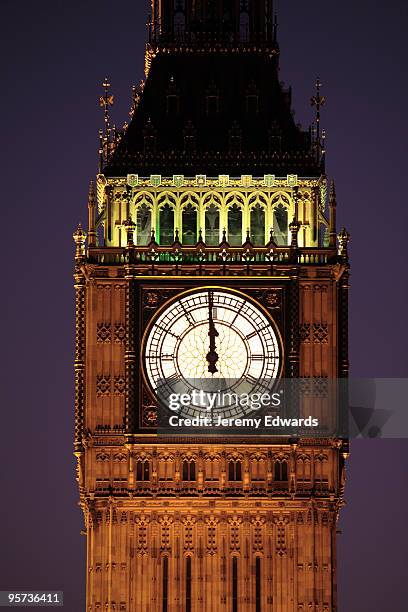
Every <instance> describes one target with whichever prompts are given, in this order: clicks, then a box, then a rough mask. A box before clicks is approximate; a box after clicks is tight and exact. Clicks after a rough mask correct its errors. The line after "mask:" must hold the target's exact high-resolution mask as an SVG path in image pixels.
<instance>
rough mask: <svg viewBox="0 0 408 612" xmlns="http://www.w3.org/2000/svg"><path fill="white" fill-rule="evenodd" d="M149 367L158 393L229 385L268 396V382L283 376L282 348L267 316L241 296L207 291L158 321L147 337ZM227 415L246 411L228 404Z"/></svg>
mask: <svg viewBox="0 0 408 612" xmlns="http://www.w3.org/2000/svg"><path fill="white" fill-rule="evenodd" d="M145 365H146V372H147V377H148V379H149V382H150V384H151V386H152V388H153V389H154V390H156V391H157V389H162V390H163V388H165V389H166V390H167V393H180V392H186V393H188V392H191V391H192V390H194V389H197V390H200V389H202V388H212V389H214V388H216V387H217V388H219V387H220V385H223V386H222V388H223V389H224V390H225V389H230V390H232V391H234V392H235V393H242V392H244V391H245V393H253V392H262V391H263V390H264V391H265V388H262V385H265V381H268V380H269V381H270V380H272V379H276V378H277V376H278V373H279V369H280V355H279V344H278V340H277V336H276V333H275V331H274V329H273V326H272V325H271V322H270V321H268V319H267V317H266V316H265V314H264V313H263V312H262V311H261V310H260V309H259V308H257V307H256V306H255V305H254V304H253V303H252V302H250V301H248V300H246V299H245V298H244V297H242V295H241V294H236V293H233V292H229V291H222V290H219V289H203V290H199V291H197V292H194V293H188V294H186V295H184V296H183V297H181V298H180V299H179V300H177V301H175V302H173V303H172V304H171V305H169V306H168V308H166V309H165V310H164V311H163V312H162V314H161V315H160V316H159V317H158V318H157V320H156V321H155V322H154V324H153V326H152V328H151V330H150V332H149V334H148V337H147V341H146V345H145ZM221 379H222V380H221ZM208 383H210V387H208ZM206 384H207V387H206ZM211 384H212V387H211ZM197 412H198V409H197V407H194V406H187V407H184V408H183V413H184V414H185V415H190V416H193V415H196V414H197ZM221 412H222V416H223V417H224V416H225V417H227V418H228V417H230V416H235V417H236V416H239V415H240V414H244V413H245V410H243V409H241V408H239V409H237V408H236V407H234V409H233V408H232V407H228V406H224V407H223V410H222V411H221Z"/></svg>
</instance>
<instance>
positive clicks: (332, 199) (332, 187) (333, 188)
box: [329, 181, 337, 206]
mask: <svg viewBox="0 0 408 612" xmlns="http://www.w3.org/2000/svg"><path fill="white" fill-rule="evenodd" d="M329 205H330V206H336V205H337V201H336V186H335V184H334V181H331V183H330V191H329Z"/></svg>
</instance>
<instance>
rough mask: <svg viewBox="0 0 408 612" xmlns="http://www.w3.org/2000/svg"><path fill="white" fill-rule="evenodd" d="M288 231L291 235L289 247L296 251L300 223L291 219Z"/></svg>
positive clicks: (294, 218)
mask: <svg viewBox="0 0 408 612" xmlns="http://www.w3.org/2000/svg"><path fill="white" fill-rule="evenodd" d="M289 230H290V233H291V236H292V238H291V242H290V246H291V248H293V249H297V246H298V233H299V230H300V223H299V221H298V220H297V219H296V217H293V221H292V223H290V225H289Z"/></svg>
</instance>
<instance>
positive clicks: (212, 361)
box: [206, 291, 219, 374]
mask: <svg viewBox="0 0 408 612" xmlns="http://www.w3.org/2000/svg"><path fill="white" fill-rule="evenodd" d="M213 305H214V296H213V293H212V291H209V292H208V336H209V338H210V350H209V352H208V353H207V357H206V359H207V361H208V371H209V372H210V373H211V374H215V373H216V372H218V368H217V366H216V363H217V361H218V353H217V351H216V348H217V346H216V344H215V338H216V337H217V336H218V335H219V334H218V332H217V330H216V328H215V325H214V319H213Z"/></svg>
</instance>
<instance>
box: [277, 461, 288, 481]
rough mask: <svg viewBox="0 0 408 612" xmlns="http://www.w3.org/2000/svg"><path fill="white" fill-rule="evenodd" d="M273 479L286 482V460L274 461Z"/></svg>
mask: <svg viewBox="0 0 408 612" xmlns="http://www.w3.org/2000/svg"><path fill="white" fill-rule="evenodd" d="M274 480H275V481H276V482H287V481H288V462H287V461H275V466H274Z"/></svg>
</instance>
